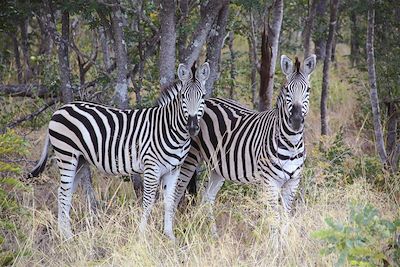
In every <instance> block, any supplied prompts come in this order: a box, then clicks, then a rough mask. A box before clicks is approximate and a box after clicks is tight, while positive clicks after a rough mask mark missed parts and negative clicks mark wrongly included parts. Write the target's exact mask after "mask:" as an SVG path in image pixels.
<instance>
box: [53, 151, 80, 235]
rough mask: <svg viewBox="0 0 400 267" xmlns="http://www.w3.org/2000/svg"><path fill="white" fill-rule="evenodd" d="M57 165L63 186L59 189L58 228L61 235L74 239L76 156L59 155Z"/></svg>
mask: <svg viewBox="0 0 400 267" xmlns="http://www.w3.org/2000/svg"><path fill="white" fill-rule="evenodd" d="M57 156H58V157H57V165H58V169H59V171H60V176H61V184H60V187H59V188H58V227H59V229H60V232H61V234H62V235H63V236H64V237H65V238H66V239H69V238H72V236H73V234H72V230H71V221H70V220H71V219H70V215H69V213H70V210H71V201H72V194H73V189H74V188H73V187H74V186H73V185H74V179H75V175H76V169H77V166H78V159H77V156H76V155H71V156H69V157H67V156H65V155H57Z"/></svg>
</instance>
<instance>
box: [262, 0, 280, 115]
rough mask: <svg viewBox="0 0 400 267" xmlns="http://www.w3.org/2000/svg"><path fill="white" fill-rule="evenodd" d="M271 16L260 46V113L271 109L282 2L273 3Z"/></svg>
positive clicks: (276, 0) (278, 0)
mask: <svg viewBox="0 0 400 267" xmlns="http://www.w3.org/2000/svg"><path fill="white" fill-rule="evenodd" d="M272 15H273V18H272V23H271V24H270V23H269V19H270V15H268V23H267V25H266V26H265V30H264V32H263V39H264V40H263V43H262V44H261V70H260V93H259V96H260V102H259V106H258V109H259V110H260V111H264V110H267V109H270V108H271V107H272V96H273V91H274V75H275V66H276V59H277V58H278V46H279V36H280V32H281V27H282V19H283V0H275V1H274V3H273V6H272ZM265 42H266V43H265Z"/></svg>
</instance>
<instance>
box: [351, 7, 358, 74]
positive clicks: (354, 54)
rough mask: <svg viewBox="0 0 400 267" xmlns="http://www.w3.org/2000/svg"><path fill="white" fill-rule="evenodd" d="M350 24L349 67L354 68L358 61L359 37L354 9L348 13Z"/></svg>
mask: <svg viewBox="0 0 400 267" xmlns="http://www.w3.org/2000/svg"><path fill="white" fill-rule="evenodd" d="M350 22H351V24H350V30H351V36H350V60H351V66H352V67H355V66H356V65H358V63H359V60H360V41H359V40H360V36H359V30H358V23H357V15H356V12H355V11H354V9H352V10H351V13H350Z"/></svg>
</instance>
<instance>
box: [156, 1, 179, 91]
mask: <svg viewBox="0 0 400 267" xmlns="http://www.w3.org/2000/svg"><path fill="white" fill-rule="evenodd" d="M160 6H161V10H160V13H159V14H160V27H161V40H160V62H159V66H160V67H159V70H160V85H161V90H162V89H164V88H166V87H167V86H169V85H170V84H172V83H173V82H174V80H175V41H176V32H175V1H171V0H161V1H160Z"/></svg>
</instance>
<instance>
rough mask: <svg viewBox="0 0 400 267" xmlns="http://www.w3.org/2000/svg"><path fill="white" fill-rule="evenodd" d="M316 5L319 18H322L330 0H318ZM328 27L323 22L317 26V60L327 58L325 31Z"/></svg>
mask: <svg viewBox="0 0 400 267" xmlns="http://www.w3.org/2000/svg"><path fill="white" fill-rule="evenodd" d="M317 1H318V3H317V6H316V15H317V16H318V18H319V20H322V18H323V17H325V13H326V9H327V3H328V0H317ZM326 30H327V29H326V27H325V25H323V24H322V23H318V24H317V27H316V31H317V32H318V35H317V38H316V39H315V41H314V43H315V55H316V56H317V60H324V59H325V53H326V51H325V48H326V39H325V37H324V36H325V35H324V33H325V32H326Z"/></svg>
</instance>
